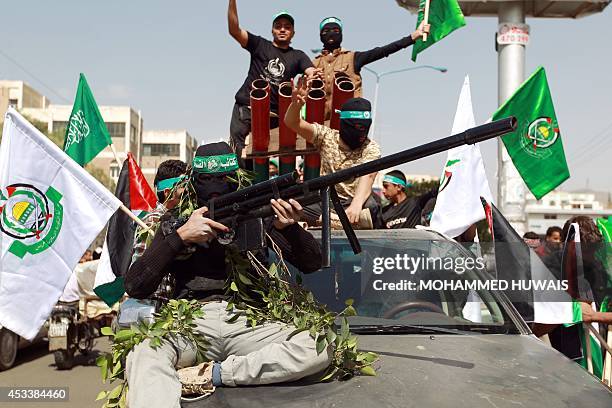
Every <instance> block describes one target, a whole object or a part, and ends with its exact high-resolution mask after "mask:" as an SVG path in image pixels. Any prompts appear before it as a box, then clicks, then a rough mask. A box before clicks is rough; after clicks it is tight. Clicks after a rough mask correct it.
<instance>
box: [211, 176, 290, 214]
mask: <svg viewBox="0 0 612 408" xmlns="http://www.w3.org/2000/svg"><path fill="white" fill-rule="evenodd" d="M298 178H299V176H298V174H297V172H293V173H287V174H283V175H282V176H278V177H276V178H273V179H270V180H267V181H264V182H262V183H257V184H254V185H252V186H250V187H246V188H243V189H241V190H238V191H234V192H232V193H229V194H224V195H223V196H221V197H217V198H213V199H212V200H210V203H209V207H210V208H215V211H216V210H217V209H220V208H222V207H226V206H231V205H232V204H234V203H236V202H241V201H245V200H248V199H250V198H253V197H258V196H262V195H264V194H265V195H267V194H272V193H274V189H282V188H286V187H287V186H290V185H292V184H295V183H296V182H297V180H298Z"/></svg>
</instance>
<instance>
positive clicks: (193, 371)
mask: <svg viewBox="0 0 612 408" xmlns="http://www.w3.org/2000/svg"><path fill="white" fill-rule="evenodd" d="M212 368H213V362H207V363H202V364H200V365H198V366H195V367H187V368H181V369H180V370H178V372H177V373H178V376H179V380H180V382H181V395H182V396H181V399H182V400H185V401H198V400H200V399H203V398H206V397H209V396H210V395H212V393H213V392H215V386H214V385H213V382H212Z"/></svg>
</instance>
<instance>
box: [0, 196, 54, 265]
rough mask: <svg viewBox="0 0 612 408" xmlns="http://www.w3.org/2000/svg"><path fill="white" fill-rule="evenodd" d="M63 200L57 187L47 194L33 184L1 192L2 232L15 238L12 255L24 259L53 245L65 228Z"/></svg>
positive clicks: (11, 250)
mask: <svg viewBox="0 0 612 408" xmlns="http://www.w3.org/2000/svg"><path fill="white" fill-rule="evenodd" d="M61 199H62V195H61V194H60V193H59V192H58V191H57V190H55V189H54V188H53V187H49V188H48V189H47V192H46V193H44V194H43V192H42V191H40V190H39V189H38V188H36V187H34V186H32V185H30V184H12V185H10V186H8V187H7V188H6V190H2V189H0V232H2V233H3V234H5V235H8V236H9V237H11V238H13V239H14V241H13V242H12V243H11V245H10V247H9V252H11V253H12V254H13V255H15V256H18V257H19V258H23V257H24V256H25V255H26V253H28V252H29V253H30V254H32V255H35V254H38V253H40V252H43V251H44V250H46V249H47V248H49V247H50V246H51V245H53V243H54V242H55V240H56V239H57V236H58V235H59V232H60V230H61V228H62V219H63V207H62V205H61V204H60V200H61Z"/></svg>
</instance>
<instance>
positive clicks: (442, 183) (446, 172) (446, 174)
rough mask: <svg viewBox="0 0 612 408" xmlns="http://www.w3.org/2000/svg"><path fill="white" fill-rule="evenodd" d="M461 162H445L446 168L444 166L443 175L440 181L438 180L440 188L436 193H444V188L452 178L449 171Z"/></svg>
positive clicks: (451, 173)
mask: <svg viewBox="0 0 612 408" xmlns="http://www.w3.org/2000/svg"><path fill="white" fill-rule="evenodd" d="M460 161H461V160H449V161H447V162H446V166H444V175H443V176H442V180H440V187H439V190H438V193H441V192H442V191H444V189H445V188H446V187H448V185H449V184H450V181H451V179H452V178H453V172H452V171H451V167H452V166H453V165H455V164H457V163H459V162H460Z"/></svg>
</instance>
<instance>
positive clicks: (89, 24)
mask: <svg viewBox="0 0 612 408" xmlns="http://www.w3.org/2000/svg"><path fill="white" fill-rule="evenodd" d="M9 4H10V5H9ZM282 9H287V10H289V11H290V12H291V13H292V14H293V15H294V17H295V19H296V36H295V38H294V41H293V46H294V47H295V48H298V49H302V50H304V51H305V52H307V53H308V54H309V55H312V54H311V53H310V50H311V49H313V48H319V47H320V41H319V34H318V24H319V22H320V21H321V19H322V18H323V17H326V16H329V15H335V16H338V17H340V18H342V20H343V22H344V42H343V46H344V47H345V48H348V49H353V50H367V49H370V48H372V47H375V46H378V45H384V44H387V43H389V42H391V41H394V40H397V39H399V38H401V37H403V36H406V35H409V34H410V33H411V32H412V31H413V30H414V27H415V23H416V16H415V15H412V14H410V13H409V12H408V11H406V10H404V9H402V8H400V7H399V6H397V3H396V2H395V1H394V0H377V1H366V0H334V1H329V0H310V1H308V2H306V1H303V0H301V1H299V0H285V1H281V0H258V1H253V0H239V1H238V13H239V19H240V25H241V26H242V27H243V28H245V29H247V30H249V31H251V32H253V33H255V34H258V35H261V36H264V37H267V38H271V35H270V28H271V19H272V16H273V15H274V14H275V13H276V12H277V11H279V10H282ZM2 10H3V13H2V14H3V19H2V24H0V38H2V41H1V42H0V79H13V80H25V81H26V82H28V83H29V84H30V85H32V86H33V87H34V88H35V89H37V90H38V91H40V92H41V93H43V94H45V95H46V96H48V97H49V98H50V99H51V101H52V102H53V103H59V104H72V101H73V98H74V94H75V93H76V85H77V81H78V76H79V72H83V73H85V75H86V76H87V78H88V82H89V84H90V86H91V88H92V90H93V92H94V95H95V97H96V99H97V102H98V104H99V105H129V106H132V107H133V108H134V109H136V110H140V111H141V112H142V115H143V118H144V128H145V130H147V129H151V130H152V129H187V130H188V131H189V132H190V133H191V134H192V135H193V136H195V137H196V138H197V139H198V140H199V141H200V142H207V141H218V140H222V139H224V140H225V139H227V138H228V137H229V122H230V117H231V111H232V106H233V103H234V95H235V93H236V91H237V90H238V88H239V87H240V85H241V84H242V83H243V81H244V78H245V76H246V73H247V70H248V63H249V54H248V53H247V52H246V51H245V50H243V49H242V48H241V47H240V46H239V45H238V43H237V42H235V41H234V40H233V39H232V38H231V37H230V36H229V34H228V32H227V1H224V0H214V1H201V0H200V1H195V0H184V1H177V2H168V1H160V0H146V1H145V0H131V1H129V2H127V1H118V0H106V1H104V2H83V1H77V0H62V1H53V2H49V1H47V2H39V1H32V0H22V1H19V2H10V3H9V2H6V4H4V5H3V7H2ZM466 21H467V26H466V27H464V28H462V29H460V30H458V31H456V32H455V33H453V34H452V35H451V36H449V37H448V38H447V39H445V40H443V41H442V42H440V43H438V44H436V45H435V46H433V47H431V48H430V49H428V50H427V51H425V52H424V53H423V54H421V55H420V56H419V59H418V62H417V64H415V63H413V62H412V61H411V59H410V55H411V52H410V49H408V50H407V51H402V52H400V53H398V54H394V55H392V56H390V57H389V58H387V59H385V60H382V61H378V62H376V63H373V64H371V65H369V67H370V68H372V69H374V70H376V71H378V72H384V71H389V70H395V69H402V68H407V67H414V66H416V65H421V64H429V65H435V66H441V67H446V68H447V69H448V72H447V73H445V74H441V73H439V72H436V71H433V70H427V69H418V70H415V71H411V72H406V73H402V74H397V75H394V76H389V77H386V78H384V79H383V80H382V81H381V85H380V97H379V104H378V123H377V132H376V133H377V135H375V139H376V140H378V141H379V142H381V144H382V150H383V154H384V155H387V154H392V153H395V152H397V151H400V150H405V149H408V148H410V147H413V146H416V145H420V144H423V143H426V142H430V141H433V140H436V139H439V138H442V137H445V136H448V135H449V134H450V131H451V127H452V122H453V117H454V114H455V109H456V105H457V100H458V98H459V92H460V90H461V86H462V84H463V80H464V77H465V75H469V76H470V82H471V86H472V99H473V105H474V112H475V116H476V122H477V123H483V122H484V121H486V120H487V119H488V118H489V117H490V116H491V114H492V113H493V112H494V111H495V109H496V107H497V53H496V52H495V48H494V47H495V43H494V33H495V32H496V30H497V24H498V21H497V18H496V17H495V18H494V17H487V18H483V17H468V18H466ZM527 23H528V24H529V25H530V26H531V39H530V43H529V45H528V46H527V52H526V55H527V57H526V75H527V76H528V75H529V74H530V73H532V72H533V71H534V70H535V69H536V68H537V67H538V66H540V65H542V66H544V67H545V68H546V72H547V76H548V80H549V84H550V88H551V93H552V96H553V101H554V104H555V110H556V113H557V118H558V121H559V125H560V129H561V135H562V138H563V143H564V147H565V152H566V156H567V157H568V164H569V168H570V173H571V178H570V179H569V180H568V181H566V182H565V183H564V184H563V185H562V186H561V188H563V189H564V190H570V191H572V190H577V189H584V188H586V187H589V188H590V189H595V190H599V191H608V192H610V191H612V177H611V174H610V173H611V170H612V166H611V165H610V161H611V160H610V158H612V75H610V73H611V72H612V45H611V43H610V38H612V24H611V23H612V6H610V7H608V8H607V9H606V10H605V11H604V12H603V13H600V14H598V15H594V16H589V17H586V18H583V19H578V20H569V19H534V18H531V19H529V18H528V19H527ZM7 56H8V57H9V58H11V59H12V60H13V61H11V60H9V58H7ZM15 61H16V62H17V64H19V65H20V66H21V67H20V66H18V65H17V64H16V63H15ZM22 68H25V70H26V71H27V73H26V72H24V70H23V69H22ZM363 77H364V96H365V97H367V98H370V99H373V95H374V84H375V82H374V77H373V75H371V74H369V73H367V72H363ZM496 146H497V145H496V142H495V141H488V142H485V143H483V145H482V146H481V149H482V152H483V157H484V163H485V167H486V170H487V175H488V178H489V183H490V184H491V188H492V190H493V191H495V189H496V177H495V171H496V166H497V147H496ZM445 158H446V155H445V154H444V153H442V154H438V155H436V156H432V157H429V158H425V159H421V160H419V161H415V162H412V163H409V164H407V165H405V166H403V169H404V171H406V172H407V173H408V174H431V175H439V174H440V173H441V171H442V168H443V165H444V162H445Z"/></svg>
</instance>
